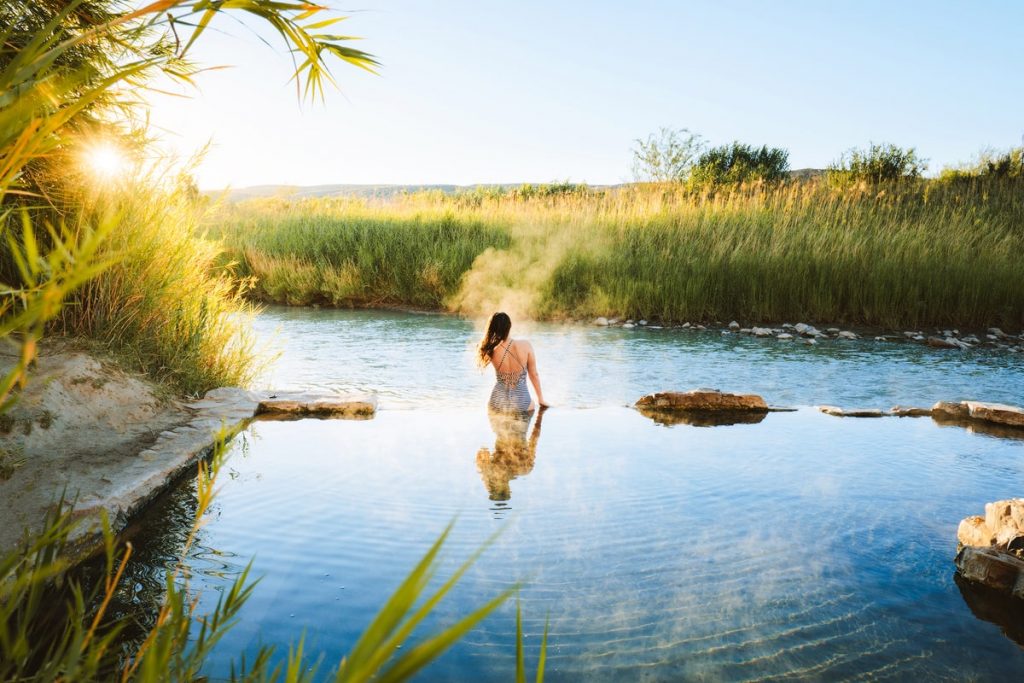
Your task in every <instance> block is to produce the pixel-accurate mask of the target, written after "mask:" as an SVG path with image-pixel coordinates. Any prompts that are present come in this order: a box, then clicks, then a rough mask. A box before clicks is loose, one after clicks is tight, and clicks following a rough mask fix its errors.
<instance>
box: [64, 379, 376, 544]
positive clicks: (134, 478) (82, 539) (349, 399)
mask: <svg viewBox="0 0 1024 683" xmlns="http://www.w3.org/2000/svg"><path fill="white" fill-rule="evenodd" d="M186 408H187V409H188V410H190V411H191V412H192V416H191V418H190V419H189V420H188V421H187V422H185V423H184V424H181V425H179V426H177V427H174V428H172V429H169V430H167V431H164V432H161V433H160V434H159V435H158V436H157V438H156V441H155V442H154V443H153V444H152V445H150V446H149V447H147V448H145V449H143V450H142V451H140V452H139V453H138V454H137V455H136V456H135V457H136V458H138V459H140V460H143V461H145V462H147V463H151V466H149V467H146V468H145V469H144V472H142V473H129V474H128V475H127V476H125V477H123V478H122V479H121V480H120V481H118V480H117V479H116V476H117V475H116V474H112V476H113V477H115V479H114V480H112V481H111V484H112V486H111V487H110V488H109V489H108V490H107V491H105V492H103V493H102V494H97V495H92V496H88V497H84V498H79V499H78V500H77V501H76V503H75V506H74V516H75V517H76V518H77V519H80V520H83V523H80V524H78V525H77V526H76V528H75V529H74V531H73V532H72V534H71V536H70V540H71V541H72V542H73V544H74V546H75V547H77V548H79V549H81V551H82V553H83V554H87V553H88V551H89V550H90V549H91V548H93V547H95V546H96V544H97V542H98V541H99V540H100V539H101V537H102V526H101V523H100V522H101V517H102V515H103V513H104V512H105V513H106V515H107V519H108V520H109V523H110V528H111V529H112V530H113V531H114V532H115V533H120V532H121V531H122V530H124V529H125V528H127V526H128V525H129V524H130V523H131V522H132V521H133V520H134V519H135V518H136V517H138V516H139V515H140V514H141V513H142V512H143V511H144V510H145V508H146V506H147V505H148V504H149V503H150V502H151V501H152V500H154V499H155V498H156V497H157V496H159V495H160V494H161V493H163V492H164V491H166V490H167V489H168V488H170V487H171V486H173V485H174V484H175V483H176V482H178V481H180V480H181V478H182V477H183V476H184V475H185V474H186V472H187V471H188V470H189V468H191V467H195V466H196V464H197V463H199V462H200V461H201V460H203V459H204V458H206V457H208V456H209V455H210V454H211V453H212V452H213V449H214V447H215V446H216V444H217V441H218V440H219V439H220V438H224V439H225V440H229V439H230V438H232V437H233V436H235V435H236V434H238V433H239V432H241V431H242V430H243V429H245V428H246V427H248V426H249V424H250V423H251V422H253V420H255V419H257V418H270V419H298V418H307V417H313V418H315V417H327V418H334V419H367V418H370V417H373V415H374V414H375V413H376V410H377V399H376V397H375V396H373V395H341V394H329V393H325V392H309V391H259V392H257V391H249V390H246V389H241V388H238V387H222V388H219V389H213V390H211V391H209V392H207V393H206V395H205V396H203V398H202V399H200V400H198V401H194V402H192V403H189V404H186Z"/></svg>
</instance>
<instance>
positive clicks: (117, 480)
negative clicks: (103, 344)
mask: <svg viewBox="0 0 1024 683" xmlns="http://www.w3.org/2000/svg"><path fill="white" fill-rule="evenodd" d="M375 410H376V401H375V399H374V398H373V397H371V396H366V397H362V396H340V395H333V394H327V393H324V392H312V393H309V392H280V391H263V392H252V391H246V390H244V389H238V388H230V387H228V388H222V389H216V390H213V391H211V392H208V393H207V394H206V396H204V397H203V399H201V400H198V401H185V400H182V399H180V398H175V397H173V396H172V395H171V394H170V393H169V390H168V388H167V387H166V386H164V385H161V384H158V383H156V382H154V381H152V380H151V379H148V378H146V377H144V376H141V375H136V374H132V373H129V372H127V371H126V370H124V369H123V368H121V367H119V366H118V365H117V364H116V363H115V362H114V361H112V360H109V359H100V358H97V357H95V356H93V355H90V354H88V353H86V352H84V351H82V350H81V349H76V348H70V347H67V346H65V345H61V344H49V345H47V346H46V347H45V349H44V351H43V352H42V353H41V354H40V356H39V359H38V361H37V366H36V368H35V370H34V374H33V376H32V378H31V379H30V382H29V384H28V386H27V387H26V388H25V389H24V390H23V391H22V392H21V393H20V395H19V396H18V401H17V403H16V404H15V405H14V406H13V407H12V408H11V409H10V410H8V411H7V412H6V413H5V414H4V416H3V422H2V424H0V520H3V523H2V524H0V553H3V552H4V551H6V550H9V549H11V548H12V547H14V546H15V545H16V544H17V543H18V542H19V541H20V540H21V539H22V538H23V535H24V533H25V532H26V531H28V532H29V533H33V532H38V531H39V530H40V528H41V525H42V524H43V522H44V520H45V519H46V517H47V512H48V511H49V510H51V509H52V507H53V506H54V505H56V504H57V503H58V502H59V501H61V500H63V501H64V502H65V503H66V504H69V505H72V506H73V507H74V510H75V515H76V516H77V517H80V518H82V519H83V523H81V524H80V525H79V526H78V527H77V529H76V532H75V535H74V536H73V539H74V540H76V541H77V542H78V543H80V544H81V545H82V546H83V547H85V546H89V545H90V544H91V543H92V541H93V540H95V539H96V538H97V536H98V531H99V527H98V523H99V520H100V515H101V513H102V512H105V513H106V514H107V516H108V519H109V521H110V524H111V528H112V529H113V530H114V531H115V532H118V531H120V530H121V529H124V528H125V527H126V526H127V525H128V523H129V522H130V521H131V520H132V519H133V518H134V517H135V516H136V515H137V514H138V513H139V512H141V511H142V510H143V509H144V508H145V506H146V505H147V504H148V503H149V502H150V501H151V500H153V498H155V497H156V496H157V495H159V493H160V492H162V491H163V490H165V489H166V488H167V487H169V486H171V485H172V484H173V483H174V482H175V481H177V480H178V479H179V478H181V477H182V476H185V475H187V474H188V473H191V472H193V468H194V467H195V466H196V463H197V462H198V461H199V460H200V459H202V458H204V457H205V456H207V455H209V454H210V452H211V451H212V448H213V446H214V444H215V443H216V441H217V439H218V438H220V437H221V436H223V437H230V436H232V435H234V434H235V433H237V432H238V431H239V430H241V429H243V428H245V427H246V426H247V425H248V424H249V423H250V422H251V421H252V420H253V419H254V418H255V417H256V416H257V415H261V416H266V417H268V418H273V417H285V418H287V417H291V416H296V417H300V416H301V417H348V418H365V417H369V416H372V415H373V413H374V411H375Z"/></svg>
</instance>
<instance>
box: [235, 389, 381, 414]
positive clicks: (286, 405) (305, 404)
mask: <svg viewBox="0 0 1024 683" xmlns="http://www.w3.org/2000/svg"><path fill="white" fill-rule="evenodd" d="M255 412H256V415H258V416H260V417H263V416H271V417H275V416H276V417H282V416H283V417H334V418H338V417H341V418H345V417H350V418H366V417H372V416H373V415H374V414H375V413H376V412H377V399H376V397H374V396H341V395H333V394H323V393H315V392H295V393H291V392H280V393H277V394H274V395H272V396H268V397H267V398H264V399H261V400H260V401H259V403H258V404H257V406H256V411H255Z"/></svg>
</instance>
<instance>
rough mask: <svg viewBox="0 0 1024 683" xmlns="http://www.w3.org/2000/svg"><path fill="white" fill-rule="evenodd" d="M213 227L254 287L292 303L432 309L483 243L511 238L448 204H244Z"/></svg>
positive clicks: (504, 243)
mask: <svg viewBox="0 0 1024 683" xmlns="http://www.w3.org/2000/svg"><path fill="white" fill-rule="evenodd" d="M214 225H215V230H216V228H218V227H223V224H222V223H219V222H218V223H215V224H214ZM217 232H218V234H220V235H221V236H223V237H227V244H228V245H229V248H230V251H231V253H232V254H233V256H234V257H235V258H236V259H237V260H238V261H239V263H240V264H241V266H242V268H241V271H242V272H243V273H245V274H249V275H251V276H253V277H255V286H254V290H253V293H254V294H255V295H256V296H258V297H259V298H261V299H265V300H267V301H272V302H282V303H287V304H291V305H306V304H314V303H316V304H328V305H334V306H381V305H389V304H401V305H410V306H418V307H423V308H439V307H442V306H443V305H444V302H445V300H446V299H447V298H448V297H449V296H451V295H452V294H453V293H455V292H456V291H457V289H458V287H459V282H460V278H461V277H462V275H463V274H464V273H465V272H466V271H467V270H469V268H470V267H471V266H472V264H473V261H474V259H475V258H476V257H477V256H478V255H479V254H480V253H481V252H483V251H485V250H487V249H489V248H496V249H505V248H508V247H509V246H510V244H511V237H510V235H509V233H508V230H507V229H506V228H505V227H504V226H501V225H495V224H493V223H487V222H484V221H482V220H479V219H476V218H474V217H471V216H470V217H465V216H459V215H457V214H456V213H455V212H453V211H451V210H448V209H444V208H441V209H440V210H437V209H434V208H431V209H429V210H426V211H416V210H414V211H392V210H390V209H383V210H382V209H374V208H370V207H366V206H360V205H356V204H351V203H348V202H343V201H342V202H339V201H316V202H308V203H303V204H300V205H294V204H291V203H289V202H280V201H274V200H270V201H259V202H254V203H249V204H247V205H246V206H245V207H244V208H242V209H239V210H237V211H234V212H233V213H232V224H231V228H230V230H228V231H224V230H218V231H217Z"/></svg>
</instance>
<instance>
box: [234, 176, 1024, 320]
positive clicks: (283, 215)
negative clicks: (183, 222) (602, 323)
mask: <svg viewBox="0 0 1024 683" xmlns="http://www.w3.org/2000/svg"><path fill="white" fill-rule="evenodd" d="M215 221H216V226H217V227H216V231H217V234H218V235H219V236H220V237H221V238H222V239H223V240H224V242H225V245H226V248H228V249H229V250H232V251H233V252H235V253H239V254H244V256H242V257H241V258H243V259H244V262H245V264H246V267H247V269H248V270H247V272H249V273H251V274H252V275H253V276H254V277H255V278H256V280H257V282H256V285H255V286H256V291H258V292H259V293H260V295H261V297H262V298H263V299H265V300H269V301H276V302H281V303H289V304H307V303H327V304H333V305H340V306H361V305H371V306H372V305H379V304H381V303H391V304H393V303H403V304H412V305H421V306H422V305H427V306H430V307H433V308H440V309H447V310H453V311H458V312H463V313H467V314H476V313H483V312H488V311H490V310H495V309H498V308H514V309H515V310H516V312H517V313H518V314H520V315H530V316H534V317H546V318H582V317H587V316H594V315H620V316H630V317H643V318H658V319H661V320H665V321H682V320H716V319H731V318H737V319H743V320H750V321H779V322H782V321H785V320H808V321H823V322H842V323H848V324H862V325H878V326H886V327H897V326H902V325H908V326H917V325H926V324H936V325H940V324H941V325H947V324H952V325H960V326H978V327H984V326H987V325H1004V326H1009V327H1019V326H1021V325H1024V286H1022V284H1024V259H1020V258H1019V257H1018V256H1017V254H1019V253H1024V233H1022V232H1021V229H1020V226H1021V225H1024V193H1022V191H1021V185H1020V182H1019V181H1017V180H1013V179H1011V180H1005V181H991V182H985V183H975V184H972V185H970V186H965V185H957V184H950V183H942V182H939V181H923V180H922V181H915V182H902V183H898V184H893V185H886V184H882V185H867V184H854V185H850V186H847V187H841V188H837V187H832V186H829V185H828V184H826V183H824V182H799V183H790V184H786V185H782V186H772V185H765V184H760V183H755V184H750V185H744V186H738V187H736V188H731V189H723V188H714V189H713V190H709V191H706V192H694V191H692V190H688V189H686V188H680V187H677V186H671V185H665V186H660V185H647V186H634V187H630V188H623V189H618V190H604V191H600V192H591V193H574V194H571V195H555V194H553V195H548V196H543V197H534V198H523V197H522V196H512V195H495V196H493V197H489V198H481V197H477V196H474V197H473V201H472V202H465V201H463V198H461V197H460V196H459V195H454V196H450V197H445V196H439V195H437V194H436V193H435V194H430V195H424V196H415V195H414V196H411V197H405V198H399V199H396V200H391V201H387V202H380V201H377V202H373V201H371V202H357V201H351V200H324V199H319V200H298V201H287V200H259V201H250V202H247V203H243V204H240V205H237V206H233V207H228V208H227V209H226V211H225V212H224V213H222V214H220V215H218V216H217V217H216V219H215ZM425 221H442V222H443V224H444V226H445V229H444V232H443V233H442V234H443V237H439V233H438V232H431V231H430V230H417V229H413V227H411V226H417V225H423V224H424V222H425ZM402 252H404V255H403V253H402ZM431 263H443V264H445V265H444V271H443V272H444V273H445V276H444V278H443V282H444V287H443V288H441V289H439V290H436V291H434V292H432V293H430V294H427V292H428V291H430V290H429V288H428V287H426V286H425V285H424V279H425V278H424V275H423V273H424V272H429V270H425V269H426V264H431ZM336 282H341V283H342V284H340V285H336V284H332V283H336Z"/></svg>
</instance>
